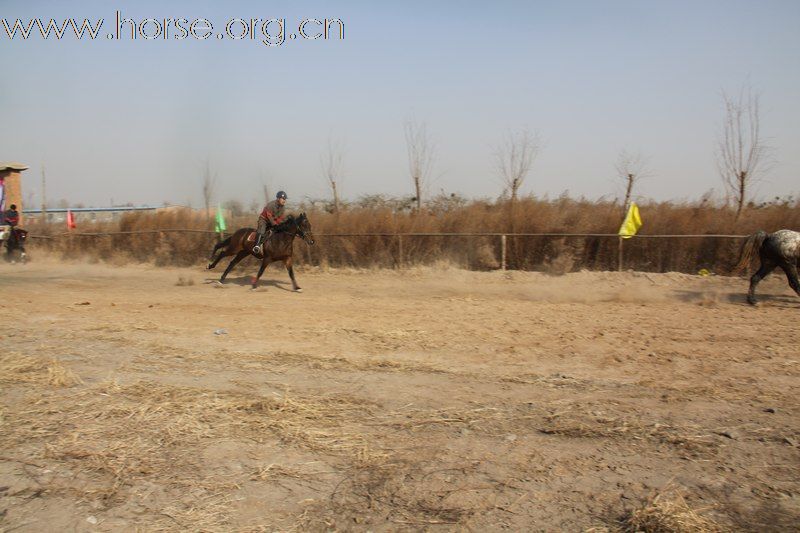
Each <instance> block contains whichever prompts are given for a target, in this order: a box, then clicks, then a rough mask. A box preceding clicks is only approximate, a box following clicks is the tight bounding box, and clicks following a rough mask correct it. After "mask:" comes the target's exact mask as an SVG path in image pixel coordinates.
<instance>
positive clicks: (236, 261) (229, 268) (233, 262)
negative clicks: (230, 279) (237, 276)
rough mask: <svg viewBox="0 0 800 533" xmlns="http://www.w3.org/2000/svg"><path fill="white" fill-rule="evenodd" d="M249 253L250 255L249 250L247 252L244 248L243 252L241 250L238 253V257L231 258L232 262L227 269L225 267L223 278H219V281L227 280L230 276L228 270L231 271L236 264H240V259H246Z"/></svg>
mask: <svg viewBox="0 0 800 533" xmlns="http://www.w3.org/2000/svg"><path fill="white" fill-rule="evenodd" d="M248 255H249V254H248V252H245V251H244V250H242V251H241V252H239V253H238V254H236V257H234V258H233V259H232V260H231V262H230V263H228V268H226V269H225V272H223V273H222V277H221V278H219V282H220V283H223V282H225V278H226V277H227V276H228V272H230V271H231V270H233V267H235V266H236V265H238V264H239V261H241V260H242V259H244V258H245V257H247V256H248Z"/></svg>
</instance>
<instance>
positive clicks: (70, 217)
mask: <svg viewBox="0 0 800 533" xmlns="http://www.w3.org/2000/svg"><path fill="white" fill-rule="evenodd" d="M77 227H78V226H76V225H75V217H74V216H73V214H72V211H70V210H69V209H68V210H67V229H75V228H77Z"/></svg>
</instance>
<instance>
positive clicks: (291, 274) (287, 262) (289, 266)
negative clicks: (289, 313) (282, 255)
mask: <svg viewBox="0 0 800 533" xmlns="http://www.w3.org/2000/svg"><path fill="white" fill-rule="evenodd" d="M283 264H284V265H286V270H287V271H288V272H289V278H290V279H291V280H292V289H294V292H303V289H301V288H300V285H298V284H297V280H296V279H294V268H292V258H291V257H290V258H288V259H284V260H283Z"/></svg>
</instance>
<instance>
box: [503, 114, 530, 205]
mask: <svg viewBox="0 0 800 533" xmlns="http://www.w3.org/2000/svg"><path fill="white" fill-rule="evenodd" d="M540 150H541V142H540V140H539V137H538V136H537V135H535V134H532V133H531V132H530V131H528V130H527V129H523V130H520V131H518V132H511V131H509V132H507V133H506V135H505V136H504V138H503V141H502V143H501V144H500V146H498V147H497V149H496V151H495V161H496V163H497V171H498V172H499V174H500V178H501V179H502V180H503V183H504V184H505V186H506V191H507V192H509V193H510V194H511V203H512V205H513V204H514V202H516V200H517V196H518V195H519V189H520V187H522V184H523V183H524V182H525V178H526V177H527V176H528V173H529V172H530V169H531V165H533V161H534V160H535V159H536V156H537V155H538V154H539V151H540Z"/></svg>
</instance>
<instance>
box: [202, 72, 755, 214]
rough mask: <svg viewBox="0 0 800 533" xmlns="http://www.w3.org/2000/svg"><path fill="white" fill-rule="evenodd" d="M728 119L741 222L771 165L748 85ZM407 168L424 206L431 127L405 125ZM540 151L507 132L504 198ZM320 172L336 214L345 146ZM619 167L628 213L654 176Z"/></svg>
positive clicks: (329, 153) (623, 163) (335, 149)
mask: <svg viewBox="0 0 800 533" xmlns="http://www.w3.org/2000/svg"><path fill="white" fill-rule="evenodd" d="M722 99H723V106H724V119H723V124H722V129H721V131H720V134H719V137H718V139H717V149H716V156H717V164H718V169H719V173H720V177H721V178H722V180H723V183H724V185H725V188H726V191H727V193H728V196H729V198H730V199H731V200H732V201H733V202H734V204H735V205H736V218H737V219H738V218H739V217H740V216H741V214H742V210H743V208H744V206H745V204H746V200H747V197H748V195H750V194H751V190H752V188H753V185H754V183H755V182H756V181H757V180H758V179H760V178H761V176H762V175H763V173H764V171H765V170H766V167H767V163H768V161H767V160H768V154H769V148H768V147H767V145H766V144H765V142H764V139H763V138H762V136H761V131H760V116H759V95H758V94H753V92H752V90H751V89H750V88H749V87H745V88H743V89H742V90H741V91H740V93H739V94H738V95H737V96H736V97H732V96H730V95H728V94H727V93H723V94H722ZM403 127H404V132H405V140H406V149H407V152H408V167H409V174H410V177H411V182H412V186H413V188H414V203H415V205H416V207H417V209H421V208H422V197H423V191H424V190H425V188H426V185H427V184H428V181H429V179H430V176H431V171H432V169H433V163H434V160H435V146H434V143H433V141H432V139H431V137H430V135H429V134H428V129H427V125H426V124H425V123H424V122H418V121H416V120H414V119H410V120H407V121H406V122H405V124H404V126H403ZM541 149H542V141H541V139H540V137H539V136H538V135H537V134H535V133H532V132H531V131H530V130H528V129H521V130H518V131H509V132H507V133H506V135H505V136H504V137H503V139H502V141H501V142H500V144H498V146H497V147H496V149H495V152H494V158H495V165H496V169H497V173H498V177H499V178H500V179H501V181H502V183H503V185H504V191H503V196H504V197H506V198H509V199H510V201H511V205H512V206H513V204H514V203H515V202H516V200H517V198H518V196H519V191H520V189H521V187H522V185H523V183H524V182H525V179H526V178H527V177H528V174H529V173H530V170H531V166H532V165H533V163H534V161H535V160H536V157H537V156H538V155H539V153H540V152H541ZM320 163H321V167H322V172H323V175H324V177H325V179H326V180H327V182H328V185H329V186H330V188H331V192H332V195H333V206H332V207H333V210H334V212H339V210H340V209H341V199H340V194H341V180H342V178H343V175H344V143H343V141H342V140H337V139H333V138H329V140H328V146H327V150H326V152H325V154H324V155H323V156H322V157H321V158H320ZM616 169H617V173H618V176H619V178H620V179H621V180H622V182H623V184H624V188H625V198H624V202H623V209H624V210H625V211H627V209H628V206H629V205H630V203H631V200H632V198H633V196H634V189H635V187H636V185H637V184H638V182H639V181H640V180H642V179H644V178H646V177H648V176H651V175H652V172H651V169H650V168H649V164H648V159H647V158H646V157H645V156H644V155H642V154H641V153H638V152H636V153H632V152H629V151H627V150H622V151H621V152H620V154H619V156H618V159H617V164H616ZM215 181H216V177H215V176H213V175H212V173H211V170H210V168H209V165H208V163H206V168H205V173H204V176H203V199H204V202H205V207H206V212H208V213H210V207H211V197H212V195H213V191H214V185H215ZM262 186H263V189H264V198H265V201H269V200H270V197H269V191H268V188H267V185H266V184H264V182H263V180H262Z"/></svg>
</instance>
